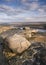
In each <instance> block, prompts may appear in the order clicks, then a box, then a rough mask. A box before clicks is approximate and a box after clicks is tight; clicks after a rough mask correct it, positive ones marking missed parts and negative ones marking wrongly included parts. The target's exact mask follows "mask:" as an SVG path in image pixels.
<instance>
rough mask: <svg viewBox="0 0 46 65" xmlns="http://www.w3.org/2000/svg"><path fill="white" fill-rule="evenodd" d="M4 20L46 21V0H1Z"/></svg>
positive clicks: (0, 18) (1, 15) (0, 16)
mask: <svg viewBox="0 0 46 65" xmlns="http://www.w3.org/2000/svg"><path fill="white" fill-rule="evenodd" d="M4 22H46V0H0V23H4Z"/></svg>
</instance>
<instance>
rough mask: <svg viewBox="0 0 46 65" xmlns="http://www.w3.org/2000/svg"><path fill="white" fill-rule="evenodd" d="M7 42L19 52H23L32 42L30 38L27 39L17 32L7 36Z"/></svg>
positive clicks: (12, 48) (14, 50)
mask: <svg viewBox="0 0 46 65" xmlns="http://www.w3.org/2000/svg"><path fill="white" fill-rule="evenodd" d="M5 44H6V45H7V46H8V47H9V48H10V49H11V50H12V51H13V52H17V53H22V52H23V51H25V50H26V49H27V48H28V47H29V46H30V45H31V43H30V42H29V41H28V40H26V39H25V38H24V37H22V36H21V35H17V34H15V35H12V36H8V37H6V39H5Z"/></svg>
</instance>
